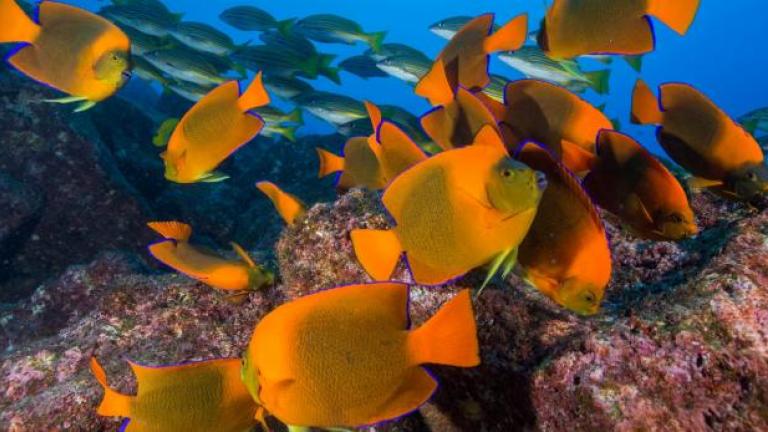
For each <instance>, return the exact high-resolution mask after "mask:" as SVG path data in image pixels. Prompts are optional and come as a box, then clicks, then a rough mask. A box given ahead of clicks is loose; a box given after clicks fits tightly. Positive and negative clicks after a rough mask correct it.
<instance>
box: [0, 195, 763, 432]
mask: <svg viewBox="0 0 768 432" xmlns="http://www.w3.org/2000/svg"><path fill="white" fill-rule="evenodd" d="M693 203H694V206H695V207H696V209H697V211H698V213H699V214H700V215H701V218H700V220H701V224H702V226H704V227H705V228H706V229H705V230H704V232H702V234H701V235H699V236H698V237H697V238H696V239H692V240H689V241H686V242H682V243H678V244H674V243H651V242H644V241H636V240H633V239H632V238H630V237H628V236H627V235H626V234H625V233H624V232H623V231H622V230H620V229H617V228H616V227H614V226H610V225H609V233H610V235H611V244H612V248H613V251H614V254H615V257H614V258H615V272H614V274H615V279H614V282H613V283H612V285H611V286H610V289H609V290H608V292H607V295H606V301H605V304H604V308H603V310H602V312H601V313H600V314H599V315H598V316H596V317H593V318H586V319H585V318H580V317H577V316H574V315H572V314H570V313H568V312H566V311H564V310H562V309H561V308H559V307H558V306H556V305H554V304H553V303H552V302H551V301H550V300H548V299H547V298H545V297H543V296H542V295H540V294H539V293H538V292H536V291H535V290H533V289H531V288H529V287H527V286H525V285H524V284H523V283H522V282H521V281H520V280H519V279H518V278H516V277H515V276H512V277H511V278H510V279H509V280H507V281H497V283H496V284H495V285H494V286H491V287H489V288H488V289H486V291H485V292H484V293H483V294H482V296H481V297H480V299H479V300H478V301H477V302H476V306H475V307H476V312H477V319H478V326H479V337H480V342H481V354H482V360H483V363H482V365H481V366H479V367H477V368H472V369H458V368H450V367H430V369H431V370H432V371H433V372H434V373H435V375H436V376H437V377H438V379H439V380H440V382H441V386H440V388H439V390H438V392H437V393H436V394H435V397H434V398H433V399H432V400H431V401H430V402H429V403H428V404H426V405H425V406H423V407H422V408H421V409H420V410H419V412H417V413H414V414H412V415H410V416H408V417H406V418H403V419H399V420H397V421H393V422H389V423H387V424H384V425H380V426H377V427H376V428H374V429H376V430H381V431H441V432H442V431H481V430H484V431H500V432H501V431H515V430H542V431H561V430H570V431H593V430H628V431H629V430H686V431H687V430H718V431H720V430H722V431H742V430H767V429H768V393H767V392H768V212H766V211H763V212H760V211H757V210H754V209H748V208H746V207H744V206H742V205H739V204H727V203H724V202H722V201H720V200H719V199H717V198H714V197H711V196H709V195H697V196H696V197H695V199H694V200H693ZM389 224H390V221H389V220H388V217H387V216H386V214H385V213H384V212H383V210H382V208H381V206H380V204H379V202H378V199H377V195H376V194H375V193H371V192H364V191H361V190H352V191H351V192H349V193H347V194H346V195H344V196H342V197H340V198H339V199H338V200H336V201H335V202H333V203H328V204H319V205H316V206H314V207H313V208H312V209H311V210H310V211H309V212H308V213H307V215H306V216H305V218H303V219H301V220H299V221H298V222H297V223H296V224H295V225H294V226H293V227H289V228H286V229H285V230H284V231H283V234H282V237H281V238H280V240H279V242H278V244H277V246H276V250H277V257H278V261H279V264H280V273H281V282H280V283H279V285H278V286H277V287H276V288H271V289H268V290H266V291H262V292H257V293H253V294H251V295H250V296H249V297H248V299H247V301H246V302H245V303H243V304H240V305H235V304H231V303H229V302H227V301H226V299H225V297H224V296H223V295H222V294H221V293H218V292H215V291H213V290H211V289H210V288H207V287H205V286H203V285H201V284H198V283H195V282H192V281H190V280H189V279H187V278H185V277H183V276H179V275H172V274H167V273H166V274H157V273H153V272H152V271H151V270H150V269H149V268H148V267H147V266H146V265H144V264H143V263H142V262H141V260H140V259H138V258H136V257H134V256H133V255H126V254H115V253H108V254H102V255H100V256H99V257H97V258H96V259H95V260H94V261H93V262H92V263H91V264H89V265H87V266H74V267H70V268H69V269H67V270H66V271H65V272H64V273H63V274H61V276H60V277H58V278H56V279H54V280H52V281H50V282H48V283H46V284H44V285H43V286H41V287H39V288H38V289H37V291H36V292H35V293H34V295H33V296H32V297H31V298H29V299H28V300H26V301H24V302H22V303H21V304H19V305H18V306H17V307H15V308H13V309H11V310H8V311H6V312H4V313H3V315H2V317H0V325H2V329H3V332H2V339H0V340H2V342H3V345H4V346H5V349H4V350H3V352H2V354H0V382H2V383H3V385H2V387H1V388H0V412H1V414H0V430H10V431H17V432H18V431H40V430H51V431H58V430H75V431H102V430H114V429H115V428H116V427H117V425H118V424H119V421H118V420H117V419H108V418H99V417H97V416H96V415H95V406H96V405H97V403H98V401H99V397H100V394H101V390H100V388H99V386H98V384H97V383H96V381H95V380H94V379H93V378H92V377H91V376H90V373H89V372H88V369H87V359H88V357H89V356H90V355H91V354H95V355H96V356H97V357H98V358H99V359H100V360H101V361H102V362H103V363H104V365H105V367H106V369H107V373H108V375H109V377H110V379H111V384H112V385H113V386H115V387H116V388H118V389H120V390H122V391H127V392H129V391H133V390H134V389H135V384H134V380H133V377H132V376H131V374H130V372H129V369H128V365H127V363H126V362H125V360H126V359H131V360H134V361H137V362H140V363H145V364H171V363H179V362H184V361H190V360H200V359H208V358H216V357H227V356H239V355H240V353H241V352H242V350H243V349H244V347H245V346H246V344H247V340H248V337H249V335H250V332H251V330H252V328H253V326H254V325H255V324H256V323H257V322H258V320H259V319H260V317H262V316H263V315H264V314H265V313H267V312H268V311H269V310H271V309H272V308H274V307H276V306H277V305H279V304H281V303H282V302H284V301H287V300H289V299H291V298H295V297H296V296H300V295H304V294H307V293H310V292H314V291H317V290H319V289H324V288H329V287H333V286H336V285H341V284H347V283H353V282H363V281H367V280H369V279H368V277H367V276H366V275H365V273H364V272H363V271H362V270H361V269H360V267H359V266H358V265H357V264H356V260H355V258H354V255H353V252H352V248H351V243H350V241H349V231H350V230H351V229H354V228H359V227H387V226H389ZM482 277H483V274H482V272H480V271H478V272H473V273H472V274H470V275H468V276H467V277H465V278H463V279H461V280H459V281H457V282H456V283H455V284H454V285H452V286H449V287H444V288H424V287H414V288H413V289H412V293H411V294H412V300H411V316H412V319H413V322H414V325H419V324H420V323H422V322H423V321H424V320H426V319H427V318H429V317H430V316H431V315H432V314H433V313H434V312H435V311H436V310H437V309H438V308H439V306H440V305H441V304H442V303H443V302H444V301H445V300H447V299H448V298H450V296H451V295H453V294H454V293H455V292H456V291H457V290H458V289H460V288H464V287H475V286H478V284H479V282H480V281H481V280H482ZM395 278H396V279H401V280H407V273H406V272H405V271H404V270H403V269H402V268H401V269H400V270H399V271H398V272H397V274H396V276H395Z"/></svg>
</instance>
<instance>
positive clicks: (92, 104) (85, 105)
mask: <svg viewBox="0 0 768 432" xmlns="http://www.w3.org/2000/svg"><path fill="white" fill-rule="evenodd" d="M95 106H96V102H94V101H92V100H89V101H85V102H83V103H81V104H80V105H78V107H77V108H75V111H74V112H76V113H80V112H84V111H88V110H89V109H91V108H93V107H95Z"/></svg>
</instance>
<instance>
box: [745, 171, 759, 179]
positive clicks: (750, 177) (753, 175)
mask: <svg viewBox="0 0 768 432" xmlns="http://www.w3.org/2000/svg"><path fill="white" fill-rule="evenodd" d="M747 179H748V180H749V181H757V174H755V173H754V172H749V173H747Z"/></svg>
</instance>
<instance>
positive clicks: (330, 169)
mask: <svg viewBox="0 0 768 432" xmlns="http://www.w3.org/2000/svg"><path fill="white" fill-rule="evenodd" d="M315 150H317V157H318V158H319V159H320V170H319V171H318V173H317V177H318V178H323V177H325V176H327V175H331V174H333V173H335V172H339V171H344V158H343V157H341V156H337V155H335V154H333V153H331V152H329V151H327V150H323V149H321V148H319V147H317V148H315Z"/></svg>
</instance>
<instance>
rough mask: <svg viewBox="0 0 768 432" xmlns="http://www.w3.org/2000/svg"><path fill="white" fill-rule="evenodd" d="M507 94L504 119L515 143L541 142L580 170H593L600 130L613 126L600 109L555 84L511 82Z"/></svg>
mask: <svg viewBox="0 0 768 432" xmlns="http://www.w3.org/2000/svg"><path fill="white" fill-rule="evenodd" d="M505 96H506V97H505V99H504V100H505V102H504V104H505V105H506V109H507V113H506V116H505V117H504V119H503V120H502V123H503V125H504V126H505V127H506V128H508V131H511V135H512V136H514V138H515V139H514V140H513V141H512V145H511V147H516V146H517V145H520V144H522V143H524V142H526V141H533V142H537V143H540V144H542V145H544V146H545V147H546V148H548V149H549V150H551V151H552V152H553V153H554V154H556V155H557V156H558V157H560V160H561V161H562V163H563V164H564V165H565V166H566V167H567V168H568V169H569V170H570V171H572V172H574V173H577V174H578V173H582V172H584V171H589V168H590V165H591V163H592V162H593V161H594V157H595V140H596V139H597V134H598V132H600V131H601V130H603V129H613V124H612V123H611V121H610V120H609V119H608V118H607V117H606V116H605V114H603V113H602V112H601V111H600V110H598V109H597V108H595V107H593V106H592V105H591V104H589V103H588V102H587V101H585V100H584V99H581V98H580V97H578V96H577V95H575V94H573V93H571V92H569V91H568V90H566V89H565V88H563V87H560V86H558V85H555V84H550V83H547V82H544V81H539V80H519V81H513V82H511V83H509V84H508V85H507V87H506V90H505ZM508 145H509V143H508ZM514 151H515V149H514V148H511V149H510V152H514Z"/></svg>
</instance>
